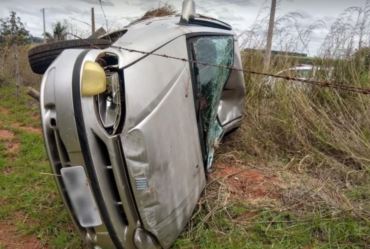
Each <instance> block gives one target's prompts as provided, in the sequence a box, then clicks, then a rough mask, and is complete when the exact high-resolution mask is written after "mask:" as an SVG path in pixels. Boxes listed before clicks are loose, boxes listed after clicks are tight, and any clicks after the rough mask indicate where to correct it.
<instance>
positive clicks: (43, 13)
mask: <svg viewBox="0 0 370 249" xmlns="http://www.w3.org/2000/svg"><path fill="white" fill-rule="evenodd" d="M41 11H42V22H43V27H44V34H43V35H44V43H46V24H45V8H42V10H41Z"/></svg>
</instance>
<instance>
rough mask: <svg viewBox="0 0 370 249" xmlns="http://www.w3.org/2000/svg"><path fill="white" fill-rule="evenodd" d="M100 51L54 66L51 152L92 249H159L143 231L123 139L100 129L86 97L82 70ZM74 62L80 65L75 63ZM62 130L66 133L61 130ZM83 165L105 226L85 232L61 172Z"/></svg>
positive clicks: (71, 53)
mask: <svg viewBox="0 0 370 249" xmlns="http://www.w3.org/2000/svg"><path fill="white" fill-rule="evenodd" d="M99 52H100V51H98V50H96V51H95V50H90V51H87V50H86V51H83V50H66V51H64V52H63V53H62V54H61V55H60V56H59V57H58V58H57V59H56V60H55V61H54V63H53V64H52V65H51V66H50V67H49V69H48V70H47V72H46V73H45V75H44V78H43V82H42V87H41V98H40V101H41V114H42V124H43V133H44V139H45V144H46V150H47V153H48V156H49V159H50V162H51V166H52V170H53V171H54V174H55V175H56V182H57V185H58V187H59V190H60V193H61V196H62V197H63V201H64V203H65V205H66V206H67V207H68V209H69V211H70V214H71V216H72V218H73V220H74V223H75V224H76V226H77V227H78V229H79V231H80V232H81V234H82V236H83V237H84V238H85V242H86V243H87V245H88V246H89V247H91V248H99V247H101V248H158V246H157V243H156V242H155V239H153V238H152V236H150V235H149V234H148V233H147V232H145V231H144V230H143V229H142V226H141V222H140V217H139V215H138V213H137V208H136V206H135V200H134V197H133V193H132V191H131V188H130V179H129V178H128V173H127V168H126V164H125V160H124V154H123V150H122V145H121V140H120V137H119V136H111V135H109V134H108V133H107V132H106V131H105V130H104V129H103V128H102V126H101V125H100V124H99V122H98V120H97V118H96V115H92V114H93V113H95V105H94V101H93V98H92V97H81V94H80V89H81V87H80V81H81V67H82V64H83V62H84V61H85V60H95V58H96V57H97V55H98V54H99ZM71 61H75V63H71ZM61 127H62V129H61ZM75 165H82V166H83V168H84V170H85V172H86V174H87V177H88V179H89V181H90V186H91V191H92V193H93V196H94V198H95V201H96V203H97V206H98V209H99V213H100V216H101V219H102V221H103V225H100V226H97V227H88V228H86V227H82V226H81V225H80V224H79V222H78V219H77V217H76V215H75V212H74V211H73V205H71V200H70V199H69V198H68V194H67V190H66V188H65V185H64V183H63V180H62V177H60V175H61V169H62V168H65V167H71V166H75Z"/></svg>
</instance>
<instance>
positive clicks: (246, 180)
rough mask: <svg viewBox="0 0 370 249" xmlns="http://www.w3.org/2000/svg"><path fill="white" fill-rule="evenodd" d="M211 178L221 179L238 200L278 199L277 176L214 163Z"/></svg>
mask: <svg viewBox="0 0 370 249" xmlns="http://www.w3.org/2000/svg"><path fill="white" fill-rule="evenodd" d="M211 178H213V179H218V180H220V181H223V182H224V183H225V184H226V186H227V187H228V190H229V191H230V193H231V194H232V195H233V197H235V198H237V199H240V200H250V201H253V200H258V199H265V198H269V199H278V198H279V197H280V193H279V192H280V190H281V189H280V187H279V183H280V181H279V179H278V177H277V176H274V175H268V174H267V173H265V172H263V171H261V170H257V169H248V168H242V167H235V166H231V165H227V164H216V165H215V172H214V173H212V175H211Z"/></svg>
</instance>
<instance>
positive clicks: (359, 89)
mask: <svg viewBox="0 0 370 249" xmlns="http://www.w3.org/2000/svg"><path fill="white" fill-rule="evenodd" d="M110 47H111V48H116V49H120V50H124V51H127V52H130V53H139V54H143V55H146V56H149V55H154V56H158V57H163V58H167V59H173V60H178V61H183V62H189V63H194V64H199V65H204V66H211V67H218V68H223V69H228V70H234V71H239V72H244V73H249V74H254V75H261V76H268V77H273V78H278V79H284V80H287V81H289V82H291V83H295V82H300V83H304V84H310V85H314V86H318V87H326V88H333V89H337V90H342V91H347V92H353V93H360V94H366V95H368V94H370V88H362V87H356V86H349V85H345V84H344V83H338V82H330V81H316V80H311V79H302V78H297V77H290V76H285V75H276V74H271V73H265V72H257V71H253V70H245V69H241V68H235V67H231V66H227V65H217V64H210V63H204V62H201V61H196V60H192V59H186V58H180V57H175V56H170V55H166V54H159V53H155V52H145V51H141V50H136V49H130V48H124V47H121V46H114V45H111V46H110Z"/></svg>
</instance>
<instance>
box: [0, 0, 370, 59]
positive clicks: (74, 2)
mask: <svg viewBox="0 0 370 249" xmlns="http://www.w3.org/2000/svg"><path fill="white" fill-rule="evenodd" d="M278 1H279V0H278ZM365 1H366V0H280V1H279V7H278V10H277V16H282V15H284V14H286V13H288V12H292V11H297V12H301V13H303V14H305V15H306V18H307V21H308V22H310V21H312V22H313V21H315V20H318V19H321V20H325V21H326V23H327V26H328V27H329V26H330V23H332V22H333V21H334V20H335V18H336V17H337V16H338V15H339V14H340V13H341V12H342V11H344V10H345V9H346V8H348V7H350V6H363V5H364V4H365ZM103 2H104V4H103V8H104V11H105V13H106V16H107V19H108V24H109V26H110V27H113V28H119V27H121V26H125V25H126V24H128V23H129V22H130V21H132V20H134V19H135V18H137V17H140V16H141V15H142V14H143V13H145V11H147V10H148V9H151V8H155V7H157V6H158V5H160V4H163V3H169V4H171V5H173V6H174V7H175V8H176V9H177V10H179V11H180V8H181V3H182V0H163V1H159V0H103ZM195 2H196V5H197V12H198V13H200V14H205V15H208V16H212V17H215V18H219V19H221V20H223V21H226V22H228V23H230V24H231V25H232V26H233V27H234V29H235V30H236V32H238V33H240V32H242V31H243V30H246V29H248V28H249V27H250V26H251V24H252V23H253V22H254V21H255V20H256V16H257V14H258V13H261V10H262V9H263V8H266V6H268V4H269V2H270V0H195ZM91 7H95V13H96V19H97V26H105V22H104V18H103V14H102V10H101V8H100V5H99V4H98V0H0V17H5V16H8V15H9V11H11V10H13V11H16V12H17V14H18V15H19V16H20V17H21V19H22V21H23V22H24V23H26V27H27V29H28V30H29V31H30V32H31V34H32V35H34V36H40V37H41V36H42V15H41V9H42V8H45V9H46V26H47V31H49V32H50V31H51V29H52V24H53V23H55V22H57V21H63V20H64V19H66V20H68V21H69V22H70V23H72V24H73V25H74V26H75V28H76V29H78V30H86V32H87V31H88V30H89V29H90V28H89V26H88V25H86V24H84V23H83V22H86V23H89V22H90V8H91ZM265 13H266V14H267V9H266V11H265ZM325 35H326V32H325V30H319V31H317V32H315V34H314V40H313V42H312V43H311V45H310V53H311V54H316V51H317V49H318V47H319V44H320V43H321V42H322V40H323V39H324V37H325Z"/></svg>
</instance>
